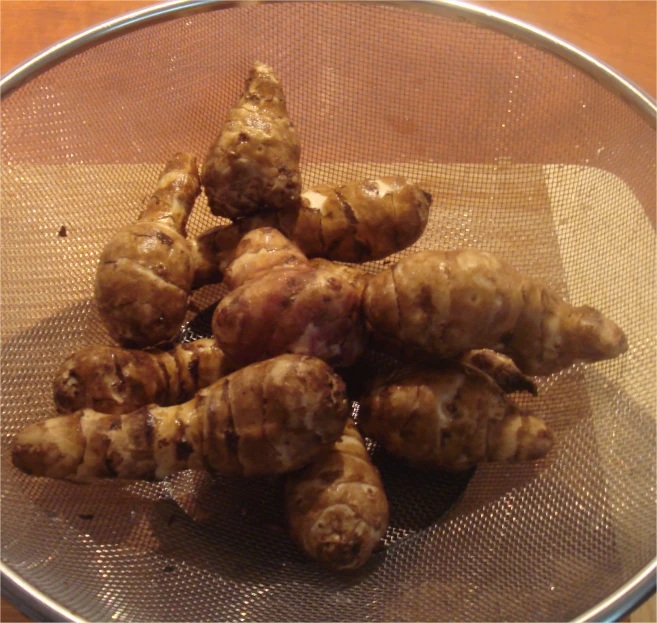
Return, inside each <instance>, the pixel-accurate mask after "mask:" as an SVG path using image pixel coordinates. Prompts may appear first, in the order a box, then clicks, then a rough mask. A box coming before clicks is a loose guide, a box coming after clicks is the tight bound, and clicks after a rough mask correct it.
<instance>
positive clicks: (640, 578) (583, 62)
mask: <svg viewBox="0 0 657 623" xmlns="http://www.w3.org/2000/svg"><path fill="white" fill-rule="evenodd" d="M294 1H297V0H174V1H172V2H164V3H162V4H157V5H154V6H150V7H147V8H144V9H140V10H137V11H133V12H131V13H128V14H126V15H124V16H121V17H118V18H115V19H111V20H108V21H106V22H103V23H101V24H98V25H97V26H94V27H92V28H89V29H87V30H84V31H82V32H80V33H78V34H76V35H74V36H72V37H70V38H68V39H65V40H63V41H61V42H59V43H56V44H55V45H53V46H51V47H49V48H47V49H45V50H44V51H43V52H40V53H39V54H37V55H35V56H33V57H32V58H30V59H28V60H27V61H25V62H24V63H22V64H20V65H18V66H17V67H16V68H14V69H13V70H11V71H9V72H8V73H7V74H5V75H4V76H2V78H0V97H3V98H4V97H6V96H8V95H9V94H10V93H11V92H12V91H14V90H16V89H17V88H19V87H20V86H21V85H22V84H24V83H26V82H28V81H29V80H31V79H33V78H35V77H36V76H38V75H40V74H42V73H43V72H44V71H46V70H47V69H49V68H50V67H52V66H53V65H55V64H57V63H59V62H62V61H63V60H65V59H66V58H68V57H70V56H72V55H74V54H78V53H80V52H81V51H83V50H85V49H86V48H89V47H92V46H94V45H97V44H99V43H101V42H105V41H107V40H109V39H112V38H114V37H118V36H121V35H124V34H126V33H127V32H129V31H131V30H136V29H139V28H143V27H145V26H149V25H152V24H153V23H156V22H159V21H164V20H169V19H175V18H179V17H181V16H183V15H191V14H195V13H202V12H205V11H209V10H216V9H227V8H235V7H243V6H251V5H257V4H264V3H267V4H269V3H271V2H294ZM330 1H333V2H341V1H344V2H349V1H351V2H353V1H354V0H330ZM355 1H356V2H359V0H355ZM359 3H363V4H377V5H387V6H396V7H402V8H405V9H410V10H416V11H425V12H428V13H432V14H434V15H440V16H443V17H447V18H450V19H457V20H462V21H465V22H467V23H470V24H473V25H476V26H481V27H485V28H489V29H492V30H496V31H498V32H500V33H502V34H504V35H507V36H509V37H512V38H515V39H518V40H520V41H522V42H524V43H527V44H529V45H532V46H533V47H538V48H540V49H542V50H544V51H546V52H548V53H551V54H554V55H556V56H558V57H560V58H562V59H563V60H565V61H567V62H569V63H571V64H572V65H574V66H576V67H577V68H579V69H581V70H583V71H585V72H586V73H587V74H589V75H590V76H592V77H593V78H595V79H596V80H597V81H598V82H599V83H600V84H601V85H602V86H604V87H606V88H607V89H609V90H610V91H612V92H614V93H615V94H616V95H618V96H619V97H621V98H622V99H623V100H624V101H625V102H626V103H627V104H628V105H630V106H631V107H632V108H633V109H634V110H635V111H637V112H638V113H639V114H641V116H642V117H643V118H644V119H645V120H646V121H647V122H648V123H650V124H651V125H652V127H655V120H656V119H657V105H656V103H655V100H654V98H652V97H650V96H649V95H648V94H647V93H646V92H645V91H644V90H643V89H641V88H640V87H638V86H637V85H635V84H633V83H632V82H631V81H630V80H628V79H627V78H625V77H624V76H622V75H621V74H619V73H618V72H616V71H614V70H613V69H612V68H611V67H609V66H608V65H606V64H605V63H602V62H601V61H599V60H597V59H596V58H594V57H592V56H590V55H589V54H587V53H585V52H583V51H582V50H580V49H579V48H577V47H575V46H573V45H570V44H569V43H566V42H565V41H562V40H561V39H559V38H558V37H555V36H553V35H551V34H549V33H547V32H545V31H543V30H541V29H539V28H536V27H534V26H531V25H529V24H527V23H525V22H522V21H520V20H517V19H514V18H511V17H508V16H506V15H503V14H501V13H498V12H496V11H492V10H490V9H486V8H482V7H478V6H473V5H469V4H466V3H463V2H459V1H458V0H406V1H404V0H401V1H398V2H394V1H393V2H389V1H388V2H386V1H379V0H371V1H367V0H364V1H363V2H359ZM656 572H657V558H655V559H653V560H652V561H651V562H650V563H648V564H647V565H646V566H645V567H644V568H643V569H641V570H640V571H639V572H638V573H637V574H636V575H635V576H634V577H633V578H631V579H630V580H629V581H628V582H626V583H625V584H624V585H623V586H621V587H620V588H618V589H617V590H616V591H615V592H614V593H612V594H611V595H609V596H608V597H607V598H606V599H604V600H603V601H601V602H600V603H599V604H597V605H596V606H594V607H593V608H591V609H589V610H588V611H586V612H584V613H583V614H581V615H580V616H579V617H577V618H576V619H574V620H575V621H615V620H618V619H620V618H621V617H623V616H624V615H626V614H627V613H628V612H630V611H631V610H633V609H634V608H635V607H636V606H638V605H639V604H640V603H642V602H643V601H644V600H645V599H647V598H648V597H649V596H650V595H651V594H652V593H654V592H655V588H656V584H657V582H656ZM0 574H1V575H2V593H3V595H4V596H5V597H8V598H9V599H10V600H11V601H12V602H14V603H15V604H16V605H18V606H19V607H20V608H21V609H22V610H23V611H24V612H25V613H26V614H28V615H29V616H31V617H32V618H35V619H40V620H43V621H76V622H77V621H82V619H80V618H79V617H77V616H76V615H75V614H74V613H73V612H71V611H70V610H68V609H67V608H65V607H64V606H62V605H60V604H58V603H57V602H56V601H55V600H53V599H52V598H50V597H48V596H47V595H45V594H44V593H42V592H41V591H39V590H38V589H36V588H35V587H33V586H31V585H30V584H29V583H27V582H26V581H25V580H23V579H22V578H21V577H20V575H19V574H17V573H16V572H15V571H13V570H12V569H10V568H9V567H8V566H7V565H6V564H5V563H4V562H1V561H0Z"/></svg>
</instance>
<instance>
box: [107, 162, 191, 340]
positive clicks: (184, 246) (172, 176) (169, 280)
mask: <svg viewBox="0 0 657 623" xmlns="http://www.w3.org/2000/svg"><path fill="white" fill-rule="evenodd" d="M199 192H200V182H199V176H198V170H197V165H196V161H195V159H194V158H193V157H192V156H190V155H188V154H183V153H178V154H176V155H175V156H174V157H173V158H172V159H171V160H170V161H169V162H168V163H167V165H166V167H165V169H164V171H163V173H162V175H161V176H160V178H159V180H158V182H157V186H156V190H155V193H154V194H153V195H152V197H151V198H150V200H149V202H148V204H147V206H146V209H145V210H144V211H143V212H142V213H141V215H140V217H139V220H138V221H137V222H136V223H133V224H131V225H128V226H127V227H124V228H122V229H120V230H119V231H118V232H117V233H116V234H115V235H114V236H113V237H112V239H111V240H110V241H109V242H108V243H107V245H106V246H105V248H104V249H103V251H102V253H101V255H100V261H99V264H98V269H97V272H96V281H95V291H94V296H95V300H96V305H97V307H98V311H99V312H100V317H101V320H102V321H103V323H104V324H105V326H106V327H107V330H108V331H109V334H110V335H111V336H112V337H113V338H114V339H115V340H117V341H118V342H119V343H120V344H121V345H123V346H127V347H137V348H145V347H148V346H154V345H156V344H159V343H160V342H164V341H166V340H170V339H171V338H173V337H174V336H175V335H176V333H177V332H178V330H179V328H180V325H181V324H182V322H183V320H184V318H185V313H186V312H187V301H188V298H189V293H190V291H191V287H192V281H193V277H194V272H193V271H194V268H193V264H192V255H191V252H192V250H191V245H190V243H189V242H188V241H187V240H186V239H185V234H186V231H185V228H186V224H187V219H188V217H189V214H190V212H191V210H192V208H193V206H194V202H195V200H196V197H197V196H198V194H199Z"/></svg>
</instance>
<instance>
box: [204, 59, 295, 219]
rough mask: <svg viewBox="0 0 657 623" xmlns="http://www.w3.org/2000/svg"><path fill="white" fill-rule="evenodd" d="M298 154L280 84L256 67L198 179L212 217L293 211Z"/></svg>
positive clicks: (263, 67) (260, 66) (269, 71)
mask: <svg viewBox="0 0 657 623" xmlns="http://www.w3.org/2000/svg"><path fill="white" fill-rule="evenodd" d="M300 151H301V150H300V144H299V137H298V136H297V132H296V130H295V129H294V126H293V125H292V122H291V121H290V118H289V117H288V113H287V107H286V104H285V96H284V94H283V89H282V88H281V83H280V80H279V79H278V77H277V76H276V75H275V74H274V72H273V70H272V69H271V67H268V66H267V65H263V64H262V63H256V64H255V66H254V67H253V68H252V69H251V71H250V72H249V77H248V79H247V80H246V85H245V88H244V91H243V92H242V95H241V97H240V99H239V102H238V104H237V106H236V107H235V108H232V109H231V110H230V112H229V113H228V119H227V120H226V122H225V124H224V126H223V128H222V130H221V133H220V134H219V136H218V137H217V139H216V140H215V142H214V143H213V144H212V146H211V147H210V150H209V152H208V155H207V156H206V159H205V162H204V163H203V170H202V172H201V179H202V181H203V186H204V188H205V193H206V195H207V197H208V204H209V205H210V209H211V210H212V213H213V214H215V215H217V216H226V217H228V218H230V219H235V218H237V217H240V216H245V215H248V214H251V213H253V212H256V211H261V210H274V211H276V210H282V209H285V208H289V209H294V208H296V206H297V205H298V202H299V194H300V193H301V176H300V175H299V155H300Z"/></svg>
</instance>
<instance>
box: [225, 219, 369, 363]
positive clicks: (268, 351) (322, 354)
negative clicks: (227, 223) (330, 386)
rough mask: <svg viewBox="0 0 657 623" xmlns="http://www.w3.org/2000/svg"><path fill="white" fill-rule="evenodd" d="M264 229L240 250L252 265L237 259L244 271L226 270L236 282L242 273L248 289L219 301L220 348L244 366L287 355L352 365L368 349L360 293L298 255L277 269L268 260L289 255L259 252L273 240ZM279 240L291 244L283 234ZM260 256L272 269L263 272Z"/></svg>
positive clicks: (239, 290) (242, 278) (245, 287)
mask: <svg viewBox="0 0 657 623" xmlns="http://www.w3.org/2000/svg"><path fill="white" fill-rule="evenodd" d="M262 231H263V230H254V231H252V232H249V233H248V234H247V235H246V236H245V241H248V240H250V242H245V244H244V245H243V246H242V247H241V248H243V249H244V250H245V251H246V252H248V257H249V261H248V262H244V263H241V257H238V258H236V259H235V261H234V264H237V265H239V266H240V268H239V269H238V270H236V271H233V269H232V266H233V265H231V266H230V267H229V268H228V270H227V272H228V274H229V275H231V279H233V277H232V275H233V273H235V274H238V275H239V277H238V279H237V281H238V283H243V285H241V286H240V287H238V288H237V289H235V290H233V291H232V292H230V293H229V294H227V295H226V296H225V297H224V298H223V299H222V300H221V301H220V302H219V305H218V306H217V308H216V310H215V312H214V315H213V317H212V332H213V335H214V336H215V338H216V340H217V342H218V344H219V346H220V347H221V349H222V350H223V351H224V352H225V353H226V354H227V355H228V356H229V357H230V358H231V359H232V360H234V361H235V362H237V363H238V364H242V365H246V364H249V363H253V362H254V361H260V360H262V359H267V358H268V357H274V356H276V355H279V354H281V353H286V352H292V353H299V354H304V355H310V356H313V357H319V358H320V359H323V360H324V361H327V362H329V363H330V364H331V365H334V366H346V365H349V364H351V363H353V362H354V361H355V360H356V359H357V358H358V357H360V355H361V354H362V352H363V349H364V325H363V320H362V315H361V310H360V292H359V290H358V289H357V288H356V287H355V286H353V285H351V284H350V283H349V282H348V281H345V280H344V279H343V278H342V277H340V276H339V275H335V274H334V273H333V271H326V270H316V269H314V268H313V267H312V266H310V265H309V264H308V263H307V262H305V263H304V262H303V261H302V256H301V258H300V257H299V255H298V254H297V253H296V252H294V253H293V254H292V255H293V260H294V262H293V264H292V265H290V266H285V265H284V266H279V267H278V268H277V269H275V270H273V268H274V265H273V263H272V262H270V261H269V260H270V259H271V258H278V259H279V260H282V261H284V260H285V258H286V257H289V253H288V252H285V253H282V254H273V253H271V251H272V249H271V248H269V250H268V251H267V252H264V253H262V254H259V253H258V252H257V247H256V246H255V245H256V241H260V242H266V241H267V240H270V239H271V236H268V235H264V236H263V235H262ZM265 231H266V230H265ZM276 238H278V239H279V240H282V241H286V239H285V238H284V237H283V235H282V234H280V233H278V232H276ZM286 243H287V241H286ZM259 257H262V259H263V261H264V262H265V264H266V266H267V268H268V269H269V271H267V272H264V273H263V272H261V271H259V270H258V258H259ZM253 258H254V259H255V261H250V260H251V259H253ZM250 273H251V274H255V276H254V277H253V278H250Z"/></svg>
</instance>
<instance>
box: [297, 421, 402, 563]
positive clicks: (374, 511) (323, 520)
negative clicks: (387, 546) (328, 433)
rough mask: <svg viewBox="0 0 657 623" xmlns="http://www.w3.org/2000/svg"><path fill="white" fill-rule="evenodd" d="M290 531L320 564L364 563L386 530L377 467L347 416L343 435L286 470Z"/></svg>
mask: <svg viewBox="0 0 657 623" xmlns="http://www.w3.org/2000/svg"><path fill="white" fill-rule="evenodd" d="M285 505H286V514H287V518H288V523H289V525H290V534H291V535H292V538H293V539H294V541H295V542H296V543H297V544H298V545H299V547H300V548H301V549H302V550H303V551H304V552H306V554H308V555H309V556H310V557H311V558H314V559H315V560H317V561H318V562H320V563H321V564H323V565H324V566H326V567H328V568H330V569H333V570H337V571H349V570H353V569H357V568H359V567H362V566H363V565H364V564H365V563H366V562H367V560H368V559H369V558H370V556H371V554H372V551H373V550H374V548H375V547H376V546H377V545H378V544H379V542H380V541H381V539H382V538H383V536H384V535H385V533H386V530H387V528H388V520H389V508H388V501H387V498H386V495H385V491H384V488H383V483H382V482H381V477H380V475H379V471H378V470H377V468H376V467H375V466H374V465H373V464H372V461H371V460H370V457H369V454H368V453H367V450H366V448H365V443H364V441H363V438H362V437H361V435H360V433H359V432H358V429H357V428H356V426H355V424H354V423H353V421H352V420H351V419H349V420H348V421H347V424H346V426H345V429H344V433H343V435H342V437H341V438H340V439H339V440H338V441H336V442H335V443H333V444H332V445H331V446H329V447H328V448H325V449H324V450H323V451H322V452H321V453H320V454H319V455H318V456H317V457H316V458H315V459H313V461H312V462H311V463H310V464H309V465H307V466H306V467H304V468H303V469H302V470H300V471H297V472H293V473H291V474H288V476H287V477H286V483H285Z"/></svg>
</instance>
